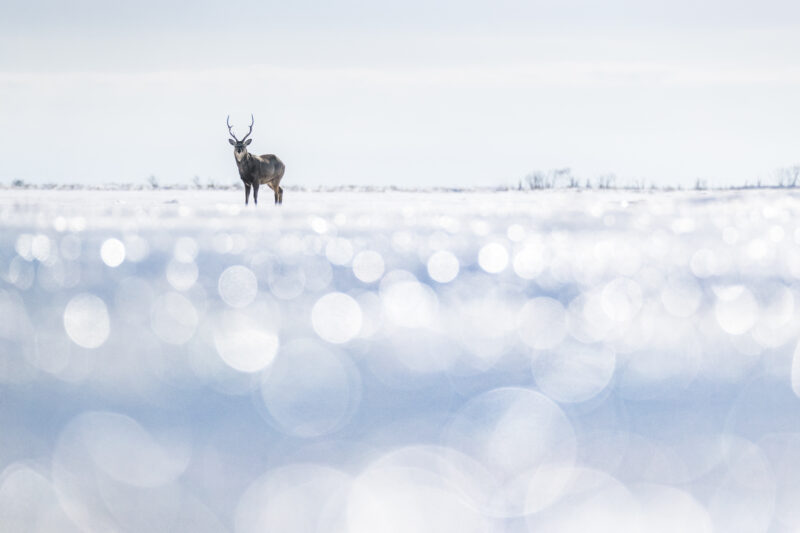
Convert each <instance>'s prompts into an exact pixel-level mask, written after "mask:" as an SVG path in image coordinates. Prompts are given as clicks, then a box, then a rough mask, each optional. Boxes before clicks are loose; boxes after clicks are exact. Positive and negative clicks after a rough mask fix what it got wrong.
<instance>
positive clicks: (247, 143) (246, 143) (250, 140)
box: [244, 139, 253, 146]
mask: <svg viewBox="0 0 800 533" xmlns="http://www.w3.org/2000/svg"><path fill="white" fill-rule="evenodd" d="M251 142H253V139H247V141H245V143H244V145H245V146H247V145H249V144H250V143H251Z"/></svg>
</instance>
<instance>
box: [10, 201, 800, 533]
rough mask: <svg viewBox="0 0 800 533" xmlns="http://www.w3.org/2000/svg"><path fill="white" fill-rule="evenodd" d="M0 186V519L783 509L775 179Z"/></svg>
mask: <svg viewBox="0 0 800 533" xmlns="http://www.w3.org/2000/svg"><path fill="white" fill-rule="evenodd" d="M242 196H243V193H241V191H225V192H220V191H217V192H214V191H198V192H194V191H155V192H147V191H139V192H90V191H74V192H65V191H3V195H2V198H0V317H1V318H2V320H0V531H13V532H19V531H41V532H67V531H143V532H145V531H146V532H153V531H164V532H175V531H191V532H206V531H208V532H211V531H237V532H255V531H266V532H292V533H305V532H334V533H341V532H352V533H392V532H427V531H431V532H436V533H447V532H454V533H455V532H459V533H464V532H489V531H491V532H495V531H497V532H501V531H502V532H512V533H516V532H529V531H530V532H534V531H547V532H560V531H570V532H572V531H575V532H577V531H581V532H583V531H647V532H653V531H678V530H680V531H689V532H695V531H697V532H706V531H720V532H735V531H747V532H753V531H774V532H782V531H796V530H797V529H798V528H800V507H798V506H797V502H798V501H800V400H799V399H798V394H800V356H797V357H796V356H795V348H796V345H797V341H798V333H800V284H799V283H798V280H800V244H799V243H800V217H798V215H800V195H798V194H796V193H787V192H785V191H747V192H726V193H701V192H684V193H663V192H659V193H644V192H642V193H632V192H619V191H594V192H593V191H580V192H573V191H543V192H539V193H496V194H489V193H466V194H455V193H452V194H447V193H427V194H426V193H400V192H392V193H298V192H287V195H286V203H285V204H284V206H283V207H282V208H275V207H273V206H272V205H271V203H270V202H267V201H266V199H265V200H264V201H263V203H262V205H261V206H259V207H257V208H256V207H253V206H252V205H251V206H249V207H248V208H245V207H244V205H242V204H243V198H242Z"/></svg>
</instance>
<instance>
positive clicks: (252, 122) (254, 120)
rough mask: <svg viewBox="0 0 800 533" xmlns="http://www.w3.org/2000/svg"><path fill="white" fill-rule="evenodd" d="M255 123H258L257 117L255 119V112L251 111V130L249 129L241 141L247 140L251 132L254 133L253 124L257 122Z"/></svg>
mask: <svg viewBox="0 0 800 533" xmlns="http://www.w3.org/2000/svg"><path fill="white" fill-rule="evenodd" d="M255 123H256V119H254V118H253V114H252V113H250V131H248V132H247V135H245V136H244V137H242V140H241V142H244V141H245V139H247V138H248V137H250V134H251V133H253V124H255Z"/></svg>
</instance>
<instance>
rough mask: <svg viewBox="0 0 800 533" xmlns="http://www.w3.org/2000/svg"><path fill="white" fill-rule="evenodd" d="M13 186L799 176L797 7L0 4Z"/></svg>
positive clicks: (3, 108) (1, 149)
mask: <svg viewBox="0 0 800 533" xmlns="http://www.w3.org/2000/svg"><path fill="white" fill-rule="evenodd" d="M0 8H1V10H2V16H0V125H2V128H0V182H3V183H8V182H10V181H11V180H14V179H23V180H25V181H29V182H60V183H63V182H67V183H69V182H76V183H104V182H136V183H143V182H144V181H145V180H146V179H147V178H148V176H150V175H151V174H152V175H155V176H157V177H158V178H159V180H160V181H161V182H163V183H181V182H183V183H188V182H190V181H191V179H192V178H193V177H194V176H200V177H201V179H202V180H204V181H205V180H207V179H209V178H210V179H214V180H215V181H217V182H225V183H232V182H234V181H236V180H237V179H238V176H237V173H236V168H235V164H234V161H233V155H232V151H231V148H230V145H229V144H228V143H227V140H226V139H227V129H226V127H225V117H226V115H227V114H228V113H230V114H231V120H232V122H233V123H234V124H236V126H237V131H238V132H240V133H241V132H242V131H243V128H245V129H244V131H246V125H247V122H248V120H249V115H250V113H251V112H252V113H253V114H254V115H255V117H256V125H255V128H254V132H253V144H252V145H251V149H252V150H253V151H254V152H256V153H276V154H278V155H279V156H280V157H281V158H282V159H283V160H284V162H285V163H286V166H287V171H286V177H285V181H284V183H285V184H287V185H289V184H298V185H318V184H319V185H336V184H351V183H352V184H376V185H385V184H394V185H401V186H402V185H414V186H417V185H448V186H450V185H502V184H510V183H514V182H516V181H517V180H518V179H520V178H522V177H523V176H525V175H526V174H527V173H529V172H530V171H533V170H547V169H551V168H559V167H571V168H572V169H573V171H574V173H575V174H576V175H578V176H580V177H581V178H583V179H586V178H590V179H593V178H595V177H596V176H597V175H600V174H606V173H612V172H613V173H616V174H617V176H618V180H619V182H621V183H625V182H628V181H632V180H640V179H645V180H647V181H648V182H654V183H657V184H683V185H692V184H694V182H695V180H696V179H697V178H702V179H706V180H708V181H709V182H710V183H712V184H718V185H726V184H740V183H744V182H745V181H750V182H753V181H755V180H756V179H758V178H761V179H763V180H764V181H769V180H770V179H771V173H772V171H774V170H775V169H776V168H778V167H784V166H789V165H794V164H798V163H800V98H798V96H797V95H798V94H800V4H798V3H797V2H795V1H789V0H767V1H759V2H756V1H738V2H731V1H725V2H723V1H718V0H715V1H712V2H703V3H702V4H698V3H697V2H690V1H688V0H673V1H669V2H667V1H664V2H647V1H630V0H611V1H609V2H596V1H588V0H579V1H567V2H537V1H529V2H509V1H506V2H502V1H501V2H478V1H474V0H467V1H462V2H456V1H445V2H435V3H431V2H429V1H421V0H411V1H406V2H402V3H400V2H398V3H380V2H365V1H352V0H351V1H343V2H314V1H304V2H291V3H290V2H280V3H271V2H250V1H243V2H236V3H221V2H218V1H215V2H211V1H205V0H204V1H201V2H194V3H190V2H164V1H159V2H156V1H152V0H144V1H141V2H136V3H132V2H131V3H121V2H120V3H119V5H117V4H116V3H112V2H107V1H100V0H83V1H74V2H63V1H55V0H44V1H33V2H32V1H24V2H23V1H19V0H11V1H9V0H0Z"/></svg>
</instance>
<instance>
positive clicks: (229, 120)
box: [225, 115, 253, 143]
mask: <svg viewBox="0 0 800 533" xmlns="http://www.w3.org/2000/svg"><path fill="white" fill-rule="evenodd" d="M225 124H227V125H228V133H230V134H231V137H233V140H234V141H236V142H237V143H238V142H240V141H239V139H237V138H236V135H234V134H233V126H231V116H230V115H228V118H227V119H226V120H225ZM250 129H251V130H252V129H253V128H252V127H251V128H250ZM248 135H250V134H249V133H248ZM242 140H244V139H242Z"/></svg>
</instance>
